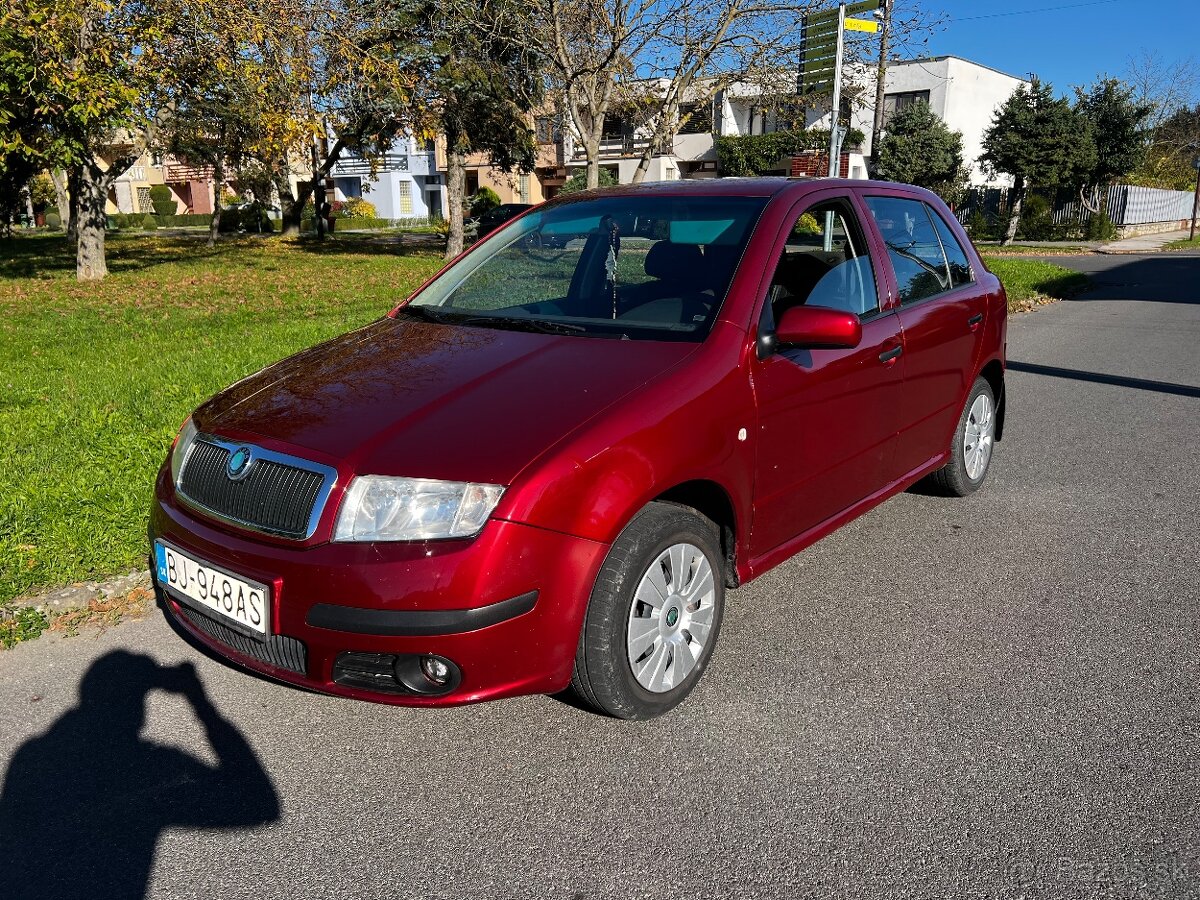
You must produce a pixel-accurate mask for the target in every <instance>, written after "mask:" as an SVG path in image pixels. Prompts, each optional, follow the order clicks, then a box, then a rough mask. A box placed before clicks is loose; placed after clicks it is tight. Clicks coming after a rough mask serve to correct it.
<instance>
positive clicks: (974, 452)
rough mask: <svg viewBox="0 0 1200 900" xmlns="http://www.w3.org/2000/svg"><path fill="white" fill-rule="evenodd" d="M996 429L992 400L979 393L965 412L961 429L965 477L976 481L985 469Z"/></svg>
mask: <svg viewBox="0 0 1200 900" xmlns="http://www.w3.org/2000/svg"><path fill="white" fill-rule="evenodd" d="M995 430H996V416H995V413H994V412H993V410H992V401H991V399H990V398H989V397H988V395H987V394H980V395H979V396H978V397H976V398H975V402H974V403H972V404H971V410H970V412H968V413H967V427H966V428H965V429H964V430H963V460H964V461H965V462H966V465H967V477H968V478H970V479H971V480H972V481H978V480H979V479H980V478H982V477H983V474H984V472H986V471H987V467H988V462H989V461H990V460H991V458H992V444H993V442H994V436H995Z"/></svg>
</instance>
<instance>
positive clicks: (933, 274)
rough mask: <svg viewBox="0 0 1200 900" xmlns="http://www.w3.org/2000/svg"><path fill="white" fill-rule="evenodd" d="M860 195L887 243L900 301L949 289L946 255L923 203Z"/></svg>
mask: <svg viewBox="0 0 1200 900" xmlns="http://www.w3.org/2000/svg"><path fill="white" fill-rule="evenodd" d="M864 199H865V200H866V203H867V208H868V209H870V210H871V215H872V216H874V218H875V224H876V225H877V226H878V227H879V233H880V234H881V235H883V240H884V243H885V244H887V248H888V258H889V259H890V260H891V262H892V269H893V270H895V272H896V284H897V286H898V287H899V289H900V302H901V303H916V302H918V301H920V300H924V299H926V298H927V297H933V296H936V295H937V294H941V293H943V292H945V291H948V290H950V287H951V279H950V270H949V268H948V266H947V264H946V255H945V253H944V252H943V251H942V242H941V240H940V239H939V238H938V233H937V230H936V229H935V228H934V226H933V222H932V221H930V218H929V209H928V208H927V207H926V206H925V204H924V203H922V202H921V201H919V200H904V199H902V198H900V197H865V198H864ZM961 249H962V248H961V247H960V248H959V250H961ZM968 270H969V269H968Z"/></svg>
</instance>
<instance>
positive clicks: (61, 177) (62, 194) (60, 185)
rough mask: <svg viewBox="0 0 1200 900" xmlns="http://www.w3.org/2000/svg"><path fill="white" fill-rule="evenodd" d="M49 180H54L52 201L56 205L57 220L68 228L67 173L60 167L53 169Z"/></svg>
mask: <svg viewBox="0 0 1200 900" xmlns="http://www.w3.org/2000/svg"><path fill="white" fill-rule="evenodd" d="M50 180H51V181H52V182H54V203H55V205H56V206H57V207H58V218H59V221H61V222H62V224H63V225H64V226H66V227H68V228H69V227H70V225H71V201H70V199H69V195H68V194H67V173H66V172H64V171H63V170H62V169H55V170H54V171H53V172H51V173H50Z"/></svg>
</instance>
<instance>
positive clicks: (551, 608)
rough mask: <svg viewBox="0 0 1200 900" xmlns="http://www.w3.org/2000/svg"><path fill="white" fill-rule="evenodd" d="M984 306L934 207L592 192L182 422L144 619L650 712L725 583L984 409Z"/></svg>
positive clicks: (691, 184) (160, 490) (997, 398)
mask: <svg viewBox="0 0 1200 900" xmlns="http://www.w3.org/2000/svg"><path fill="white" fill-rule="evenodd" d="M1005 329H1006V302H1005V296H1004V291H1003V289H1002V288H1001V286H1000V283H999V281H998V280H997V279H996V277H995V276H994V275H992V274H991V273H990V272H989V271H988V270H987V268H986V267H985V266H984V264H983V262H982V261H981V260H980V258H979V256H978V254H977V253H976V251H975V249H974V248H973V247H972V246H971V243H970V241H969V240H968V239H967V237H966V235H965V234H964V233H963V231H962V229H961V228H960V227H959V225H958V223H957V222H956V221H955V219H954V217H953V216H952V215H951V214H950V212H949V211H948V210H947V209H946V207H945V205H944V204H943V203H942V202H941V201H940V200H938V199H937V197H935V196H934V195H933V194H930V193H928V192H927V191H923V190H920V189H917V188H913V187H907V186H903V185H895V184H887V183H881V182H861V181H837V180H826V179H812V180H801V181H793V180H786V179H757V180H744V181H743V180H721V181H688V182H675V183H669V184H655V185H643V186H639V187H634V188H627V189H614V190H611V191H607V192H585V193H582V194H578V195H575V196H572V197H569V198H562V199H561V200H556V201H553V202H550V203H548V204H544V205H542V206H539V207H536V208H534V209H532V210H530V211H528V212H526V213H525V214H523V215H522V216H520V217H519V218H517V219H515V220H513V221H511V222H509V223H507V224H506V225H504V226H503V227H502V228H500V229H499V230H498V231H496V232H494V233H493V234H491V235H489V236H488V237H487V238H486V239H485V240H483V241H481V242H480V243H479V244H477V245H476V246H475V247H474V248H472V249H471V250H470V251H469V252H468V253H466V254H464V255H463V256H461V257H460V258H459V259H457V260H455V261H454V262H453V263H452V264H450V265H449V266H447V267H446V268H445V269H444V270H442V271H441V272H440V273H438V274H437V275H436V276H435V277H434V278H432V279H431V280H430V281H429V282H428V283H426V284H425V285H424V286H423V287H422V288H421V289H420V290H418V291H417V292H416V293H415V294H414V295H413V296H412V297H411V298H409V299H408V300H407V301H406V302H404V303H402V304H401V305H400V306H398V307H397V308H396V309H394V310H392V312H391V313H389V314H388V315H387V316H386V317H384V318H382V319H380V320H379V321H377V322H374V323H372V324H370V325H368V326H366V327H364V328H360V329H359V330H357V331H353V332H351V333H349V334H346V335H343V336H342V337H339V338H337V339H335V340H332V341H329V342H327V343H325V344H321V345H320V346H317V347H313V348H311V349H309V350H306V351H304V352H302V353H299V354H297V355H295V356H293V357H291V358H289V359H285V360H283V361H282V362H279V363H276V364H275V365H273V366H270V367H269V368H267V369H264V370H263V371H261V372H259V373H257V374H255V375H252V376H250V377H249V378H246V379H244V380H243V381H240V382H238V383H237V384H235V385H233V386H232V387H230V388H228V389H226V390H224V391H222V392H221V393H220V394H218V395H216V396H215V397H213V398H212V399H211V400H208V401H207V402H206V403H204V404H203V405H201V406H200V407H199V408H198V409H196V410H195V412H194V413H193V414H192V416H191V417H190V418H188V420H187V421H186V422H185V423H184V425H183V427H182V429H181V430H180V433H179V436H178V438H177V439H176V441H175V444H174V446H173V447H172V449H171V452H170V456H169V457H168V459H167V460H166V462H165V463H164V465H163V467H162V469H161V471H160V472H159V475H158V480H157V485H156V497H155V502H154V505H153V510H152V514H151V520H150V538H151V541H152V553H153V562H154V566H153V569H154V572H155V582H156V586H157V589H158V591H159V593H160V600H161V602H162V605H163V607H164V609H165V610H166V613H167V615H169V616H170V617H172V618H173V619H175V620H176V621H177V623H178V624H179V626H180V627H182V628H183V629H185V630H186V631H187V632H188V633H189V634H190V635H191V637H192V638H193V639H195V640H198V641H200V642H202V643H203V644H204V645H206V646H207V647H209V648H210V649H212V650H214V651H216V652H218V653H220V654H223V655H224V656H225V657H227V658H228V659H230V660H232V661H233V662H235V663H237V664H238V665H241V666H244V667H246V668H248V669H253V670H255V671H258V672H261V673H264V674H266V675H269V676H272V677H274V678H277V679H280V680H282V681H286V682H291V683H293V684H297V685H302V686H304V687H307V688H312V689H315V690H319V691H327V692H329V693H334V694H341V695H345V696H348V697H356V698H361V699H364V700H377V701H383V702H389V703H401V704H410V705H428V706H433V705H443V704H454V703H465V702H470V701H478V700H487V699H492V698H496V697H504V696H511V695H515V694H526V693H538V692H540V693H554V692H558V691H562V690H564V689H565V688H567V687H568V686H570V687H571V688H573V689H574V691H575V692H576V693H577V694H578V695H579V697H580V698H582V700H583V701H585V702H586V703H588V704H590V705H591V706H592V707H594V708H596V709H597V710H600V711H603V712H606V713H609V714H611V715H614V716H621V717H625V718H645V717H649V716H654V715H657V714H660V713H663V712H665V711H666V710H668V709H670V708H671V707H673V706H674V705H676V704H677V703H679V702H680V701H681V700H683V699H684V698H685V697H686V696H687V694H688V693H689V692H690V691H691V690H692V689H693V687H695V685H696V683H697V682H698V681H699V679H700V678H701V676H702V674H703V673H704V670H705V668H706V666H707V665H708V662H709V660H710V659H711V657H712V654H713V652H714V650H715V648H716V645H717V637H718V634H719V632H720V629H721V619H722V613H723V611H724V608H725V603H726V600H727V592H728V591H729V590H730V589H733V588H736V587H738V586H739V585H742V584H745V583H746V582H748V581H750V580H751V579H753V578H755V577H756V576H758V575H760V574H761V573H763V572H765V571H767V570H768V569H770V568H771V567H772V566H775V565H777V564H778V563H780V562H782V561H784V560H786V559H787V558H788V557H790V556H792V555H793V554H794V553H796V552H798V551H799V550H801V549H803V548H804V547H805V546H807V545H808V544H811V543H812V542H813V541H816V540H818V539H819V538H821V537H822V536H823V535H825V534H828V533H829V532H831V531H832V530H833V529H835V528H837V527H838V526H839V525H842V524H843V523H845V522H847V521H849V520H851V519H853V518H854V517H856V516H858V515H861V514H862V513H863V512H865V511H866V510H868V509H870V508H872V507H873V506H875V505H877V504H879V503H881V502H882V501H884V500H885V499H887V498H888V497H889V496H891V495H893V494H895V493H897V492H898V491H902V490H904V489H905V488H906V487H908V486H909V485H912V484H913V483H914V482H916V481H918V480H921V479H925V480H926V481H927V482H928V483H930V484H932V485H934V486H935V487H937V488H939V489H940V490H941V491H942V492H944V493H946V494H948V495H958V496H965V495H967V494H970V493H972V492H973V491H975V490H976V489H977V488H978V487H979V486H980V484H981V483H982V482H983V480H984V478H985V476H986V474H987V471H988V466H989V464H990V462H991V459H992V451H993V446H994V443H995V442H996V441H998V440H999V439H1000V437H1001V433H1002V429H1003V424H1004V365H1005V363H1004V351H1005Z"/></svg>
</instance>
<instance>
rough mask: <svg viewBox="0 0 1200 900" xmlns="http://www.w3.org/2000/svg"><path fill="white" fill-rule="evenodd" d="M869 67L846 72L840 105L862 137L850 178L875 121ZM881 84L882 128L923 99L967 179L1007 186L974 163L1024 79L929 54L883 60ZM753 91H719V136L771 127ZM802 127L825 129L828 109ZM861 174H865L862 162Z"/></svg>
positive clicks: (866, 153) (872, 73)
mask: <svg viewBox="0 0 1200 900" xmlns="http://www.w3.org/2000/svg"><path fill="white" fill-rule="evenodd" d="M874 79H875V69H874V68H873V67H869V66H864V67H861V68H859V69H856V70H854V71H848V72H847V79H846V80H847V82H849V84H850V88H851V89H850V90H849V91H848V92H847V93H848V95H850V96H854V97H855V98H856V100H854V101H851V100H849V99H847V102H846V104H844V106H843V114H844V113H845V107H846V106H849V109H850V122H851V127H853V128H856V129H858V130H859V131H861V132H862V133H863V134H864V135H865V139H864V141H863V144H862V146H861V148H859V149H860V150H861V152H862V156H859V157H858V159H856V158H855V157H854V156H853V155H852V157H851V162H850V167H851V172H852V177H854V174H855V173H856V169H857V168H858V165H859V160H861V159H862V158H863V157H866V156H870V154H871V131H872V128H873V127H874V122H875V80H874ZM884 84H885V87H884V126H885V130H886V123H887V120H888V118H890V116H891V115H892V114H893V113H894V112H895V111H896V110H897V109H902V108H904V107H905V106H907V105H909V104H911V103H915V102H917V101H919V100H923V101H924V102H926V103H928V104H929V106H930V108H931V109H932V110H933V112H934V113H936V114H937V115H938V116H939V117H940V118H941V120H942V121H943V122H945V123H946V125H947V126H948V127H949V128H950V129H951V130H953V131H958V132H960V133H961V134H962V136H963V158H964V160H965V161H966V163H967V164H968V166H969V167H970V180H971V183H972V184H975V185H988V186H993V185H994V186H1007V185H1008V184H1009V179H1007V178H1006V177H1004V176H1000V177H992V176H989V175H988V173H987V172H986V171H985V170H984V168H983V167H982V166H981V165H980V163H979V157H980V156H981V155H982V154H983V135H984V132H985V131H987V128H988V126H989V125H990V124H991V122H992V118H993V117H994V116H995V114H996V110H997V109H999V108H1000V106H1001V105H1003V103H1004V102H1005V101H1006V100H1007V99H1008V98H1009V97H1010V96H1012V94H1013V92H1014V91H1015V90H1016V89H1017V88H1018V87H1020V86H1021V85H1023V84H1028V82H1026V81H1024V80H1022V79H1020V78H1017V77H1015V76H1013V75H1007V74H1005V73H1004V72H1000V71H998V70H996V69H993V68H991V67H989V66H984V65H980V64H979V63H974V62H971V61H970V60H966V59H962V58H960V57H957V56H935V57H930V58H927V59H910V60H903V61H896V62H892V63H889V64H888V68H887V72H886V76H885V82H884ZM757 94H758V91H756V90H754V89H753V88H750V87H743V88H742V89H741V90H737V89H733V90H730V91H727V92H725V95H724V97H722V98H721V102H722V108H721V109H720V110H719V115H718V116H717V122H718V126H719V128H720V130H719V131H718V133H720V134H763V133H765V132H769V131H774V130H776V128H775V123H774V122H773V120H772V117H771V114H770V111H769V110H764V109H763V107H762V104H761V101H760V100H759V98H758V96H757ZM807 125H808V127H810V128H812V127H818V128H829V113H828V112H824V113H821V112H819V111H816V110H813V111H810V113H809V115H808V120H807ZM861 166H862V168H861V170H860V171H861V177H864V178H865V177H866V168H865V162H862V163H861Z"/></svg>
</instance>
